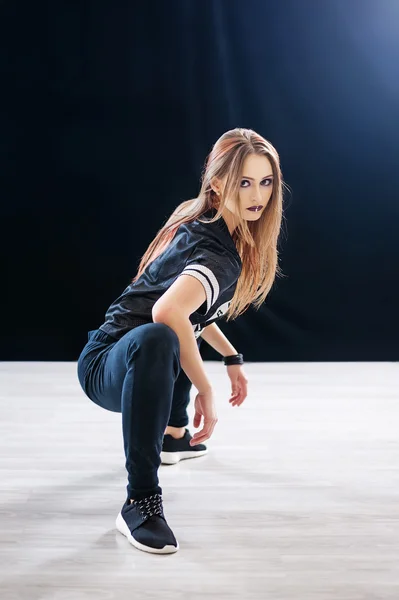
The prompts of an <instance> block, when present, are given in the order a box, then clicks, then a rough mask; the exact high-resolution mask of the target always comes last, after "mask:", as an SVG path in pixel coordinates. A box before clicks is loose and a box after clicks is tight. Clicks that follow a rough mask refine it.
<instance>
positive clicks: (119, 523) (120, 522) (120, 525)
mask: <svg viewBox="0 0 399 600" xmlns="http://www.w3.org/2000/svg"><path fill="white" fill-rule="evenodd" d="M115 525H116V528H117V530H118V531H120V532H121V533H122V534H123V535H124V536H126V537H127V539H128V540H129V542H130V543H131V544H132V546H134V547H135V548H137V549H138V550H142V551H143V552H151V553H152V554H173V553H174V552H177V551H178V549H179V542H177V546H170V545H169V546H164V547H163V548H151V546H145V545H144V544H140V542H138V541H137V540H135V539H134V537H133V536H132V534H131V533H130V530H129V527H128V526H127V524H126V521H125V519H124V518H123V517H122V514H121V513H119V515H118V516H117V517H116V522H115Z"/></svg>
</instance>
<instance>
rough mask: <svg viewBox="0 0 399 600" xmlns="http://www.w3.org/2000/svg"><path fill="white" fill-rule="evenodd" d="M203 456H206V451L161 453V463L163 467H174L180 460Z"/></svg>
mask: <svg viewBox="0 0 399 600" xmlns="http://www.w3.org/2000/svg"><path fill="white" fill-rule="evenodd" d="M204 454H208V449H206V450H197V451H195V450H192V451H190V452H161V463H162V464H163V465H175V464H176V463H178V462H180V461H181V460H186V459H187V458H198V457H199V456H204Z"/></svg>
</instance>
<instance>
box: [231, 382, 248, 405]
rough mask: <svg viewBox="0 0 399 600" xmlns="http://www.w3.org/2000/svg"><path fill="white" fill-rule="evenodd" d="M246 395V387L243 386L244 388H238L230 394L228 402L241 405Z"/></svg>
mask: <svg viewBox="0 0 399 600" xmlns="http://www.w3.org/2000/svg"><path fill="white" fill-rule="evenodd" d="M246 397H247V389H246V386H245V388H244V387H243V388H240V389H239V390H238V392H236V393H235V394H233V395H232V396H231V398H230V399H229V402H230V404H231V406H241V404H242V403H243V402H244V400H245V398H246Z"/></svg>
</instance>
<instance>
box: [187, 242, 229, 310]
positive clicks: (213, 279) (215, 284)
mask: <svg viewBox="0 0 399 600" xmlns="http://www.w3.org/2000/svg"><path fill="white" fill-rule="evenodd" d="M180 275H190V276H191V277H195V278H196V279H198V281H200V282H201V283H202V285H203V286H204V289H205V293H206V302H205V303H204V305H203V306H202V307H201V310H199V311H198V312H201V313H202V312H203V314H207V313H208V312H209V310H210V309H211V307H212V306H213V305H214V304H215V302H216V301H217V299H218V298H219V296H220V295H221V294H222V293H223V292H224V291H225V290H227V289H228V288H229V287H230V286H231V285H232V284H233V283H234V270H233V266H232V263H231V261H230V258H229V257H228V256H226V255H224V256H223V255H221V254H219V253H216V252H215V251H213V250H211V249H210V248H207V247H201V246H200V245H198V246H197V248H196V249H195V250H194V252H193V253H192V254H191V256H190V258H189V259H188V260H187V261H186V264H185V266H184V269H183V270H182V272H181V273H180ZM180 275H179V277H180Z"/></svg>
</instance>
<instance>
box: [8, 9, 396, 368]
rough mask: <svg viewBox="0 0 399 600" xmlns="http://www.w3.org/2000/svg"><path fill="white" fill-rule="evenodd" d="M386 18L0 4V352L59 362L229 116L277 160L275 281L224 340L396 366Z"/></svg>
mask: <svg viewBox="0 0 399 600" xmlns="http://www.w3.org/2000/svg"><path fill="white" fill-rule="evenodd" d="M398 18H399V7H398V4H397V2H394V1H393V0H392V1H390V0H386V1H384V0H373V1H368V0H364V1H361V0H359V1H353V0H342V1H337V0H335V1H334V2H320V1H318V0H314V1H309V0H288V1H286V0H283V1H281V2H269V1H267V0H263V1H262V0H258V1H255V0H245V2H244V1H241V0H215V1H208V0H200V1H199V0H172V1H166V0H165V1H162V2H161V1H159V2H148V3H147V2H137V3H136V2H128V1H117V0H113V2H103V1H101V0H97V1H95V2H94V1H92V2H88V1H84V0H81V1H79V2H77V1H76V2H52V3H41V2H38V3H32V2H18V1H16V2H12V3H11V2H8V3H4V2H3V3H1V8H0V23H1V25H0V33H1V36H0V38H1V40H2V41H1V44H2V51H1V53H0V60H1V72H2V83H3V85H2V94H1V105H2V110H1V160H0V170H1V190H2V192H1V197H2V203H1V209H2V210H1V217H2V218H1V223H2V228H1V231H2V236H1V240H2V246H3V252H2V254H3V256H4V260H3V261H2V262H3V268H2V275H3V276H2V284H3V285H2V293H1V298H2V307H1V309H2V310H1V314H2V324H1V356H0V358H1V359H2V360H37V361H41V360H68V361H69V360H76V359H77V357H78V355H79V353H80V351H81V349H82V347H83V345H84V344H85V342H86V340H87V331H88V330H91V329H96V328H97V327H99V326H100V325H101V323H102V322H103V320H104V314H105V311H106V309H107V307H108V306H109V304H110V303H111V302H112V301H113V300H114V299H115V298H116V297H117V296H118V295H119V294H120V293H121V291H122V290H123V289H124V288H125V287H126V286H127V285H128V283H129V281H130V279H131V278H132V277H133V276H134V275H135V274H136V270H137V267H138V263H139V260H140V257H141V256H142V254H143V253H144V251H145V250H146V248H147V246H148V244H149V243H150V242H151V240H152V239H153V237H154V236H155V234H156V232H157V231H158V230H159V228H160V227H161V226H162V225H163V224H164V222H165V220H166V219H167V217H168V216H169V215H170V213H171V212H172V210H173V209H174V208H175V206H177V205H178V204H179V203H180V202H182V201H183V200H186V199H188V198H192V197H194V196H195V195H196V194H197V192H198V190H199V186H200V182H199V180H200V174H201V169H202V167H203V163H204V160H205V157H206V155H207V154H208V152H209V151H210V148H211V146H212V144H213V143H214V142H215V141H216V139H217V138H218V137H219V136H220V135H221V134H222V133H223V132H224V131H226V130H228V129H231V128H233V127H237V126H239V127H248V128H252V129H254V130H256V131H258V132H259V133H260V134H262V135H263V136H264V137H266V138H267V139H269V140H270V141H271V142H272V143H273V144H274V145H275V146H276V148H277V150H278V152H279V153H280V157H281V164H282V170H283V175H284V177H285V181H286V183H287V184H288V186H289V187H290V190H291V193H290V194H286V200H285V218H286V224H285V228H284V229H285V231H286V234H285V235H283V236H282V238H281V243H280V256H281V267H282V269H283V272H284V274H285V277H284V278H283V279H277V280H276V283H275V286H274V288H273V291H272V292H271V293H270V295H269V297H268V298H267V301H266V303H265V304H264V305H263V306H262V308H261V309H260V310H259V311H258V312H256V311H255V310H254V309H252V308H251V309H249V310H248V311H247V312H246V313H245V314H244V315H242V316H241V317H239V318H238V319H237V320H236V321H235V322H232V323H225V322H223V321H222V322H221V328H222V329H223V331H224V332H225V333H226V335H227V336H228V337H229V339H231V341H232V343H233V344H234V345H235V346H236V347H237V349H238V351H240V352H242V353H243V354H244V357H245V359H246V360H247V361H291V360H295V361H303V360H312V361H318V360H321V361H360V360H361V361H375V360H398V354H399V352H398V343H397V342H398V337H399V319H398V307H399V283H398V282H399V242H398V232H399V228H398V225H399V205H398V185H399V166H398V159H399V151H398V148H399V145H398V142H399V128H398V123H399V109H398V106H399V76H398V70H399V69H398V65H399V35H398ZM202 347H203V348H204V350H203V356H204V358H212V359H216V358H220V357H219V355H218V354H216V353H215V352H214V351H213V350H211V349H210V348H209V346H207V344H203V345H202Z"/></svg>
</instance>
